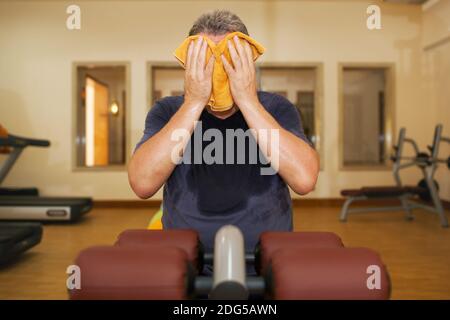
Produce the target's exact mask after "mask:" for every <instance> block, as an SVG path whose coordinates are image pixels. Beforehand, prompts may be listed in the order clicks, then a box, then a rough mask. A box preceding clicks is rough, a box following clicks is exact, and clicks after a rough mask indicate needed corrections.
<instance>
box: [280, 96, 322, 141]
mask: <svg viewBox="0 0 450 320" xmlns="http://www.w3.org/2000/svg"><path fill="white" fill-rule="evenodd" d="M272 106H273V109H272V110H273V116H274V118H275V120H277V122H278V123H279V125H280V126H282V127H283V128H284V129H286V130H288V131H289V132H291V133H292V134H294V135H295V136H297V137H299V138H300V139H302V140H303V141H305V142H306V143H307V144H309V145H310V146H311V147H312V146H313V145H312V143H311V141H309V139H308V138H307V137H306V135H305V132H304V131H303V126H302V120H301V117H300V114H299V112H298V110H297V108H296V107H295V106H294V105H293V104H292V103H291V102H290V101H289V100H288V99H286V98H285V97H283V96H280V95H274V98H273V100H272Z"/></svg>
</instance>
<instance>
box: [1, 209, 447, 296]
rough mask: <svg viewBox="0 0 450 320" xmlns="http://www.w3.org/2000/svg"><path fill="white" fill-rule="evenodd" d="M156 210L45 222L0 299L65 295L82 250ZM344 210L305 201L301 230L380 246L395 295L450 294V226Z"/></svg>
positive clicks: (5, 274)
mask: <svg viewBox="0 0 450 320" xmlns="http://www.w3.org/2000/svg"><path fill="white" fill-rule="evenodd" d="M157 209H158V208H157V207H150V208H134V209H129V208H95V209H94V210H93V211H92V212H90V213H89V214H88V215H87V216H86V218H85V219H84V220H83V221H81V222H79V223H77V224H73V225H46V226H45V228H44V237H43V240H42V243H41V244H40V245H38V246H37V247H34V248H33V249H31V250H30V251H29V252H27V253H25V254H24V255H23V256H22V257H21V258H20V259H19V260H18V261H17V262H15V263H14V264H12V265H10V266H9V267H6V268H3V269H0V284H1V285H0V299H66V298H67V293H66V289H65V280H66V273H65V272H66V268H67V266H68V265H70V264H71V263H72V262H73V261H74V259H75V257H76V255H77V254H78V252H79V251H80V250H82V249H83V248H86V247H88V246H92V245H110V244H112V243H113V242H114V241H115V238H116V236H117V235H118V234H119V233H120V232H121V231H123V230H125V229H131V228H145V226H146V225H147V223H148V221H149V220H150V218H151V215H152V212H156V211H157ZM339 211H340V207H338V206H312V205H310V204H308V205H302V204H300V205H299V206H297V207H296V208H295V209H294V222H295V230H296V231H319V230H320V231H331V232H335V233H337V234H338V235H339V236H340V237H341V238H342V240H343V241H344V244H345V245H346V246H348V247H369V248H372V249H374V250H376V251H378V252H379V253H380V255H381V256H382V259H383V260H384V262H385V263H386V265H387V267H388V270H389V272H390V275H391V279H392V288H393V290H392V299H450V281H448V280H449V279H450V268H449V266H450V254H449V253H450V233H449V232H448V230H446V229H443V228H441V227H440V226H439V221H438V218H437V217H436V216H434V215H432V214H429V213H426V212H424V211H421V210H416V211H415V221H413V222H407V221H405V220H404V214H403V213H402V212H385V213H365V214H360V215H358V214H354V215H350V217H349V221H348V222H347V223H340V222H339V221H338V215H339ZM447 214H448V211H447ZM449 218H450V217H449Z"/></svg>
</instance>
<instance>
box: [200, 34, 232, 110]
mask: <svg viewBox="0 0 450 320" xmlns="http://www.w3.org/2000/svg"><path fill="white" fill-rule="evenodd" d="M228 34H229V32H227V33H224V34H221V35H215V34H209V33H203V32H201V33H199V35H200V36H202V37H207V38H208V39H210V40H211V41H212V42H214V43H215V44H218V43H219V42H220V41H222V39H224V38H225V37H226V36H227V35H228ZM208 111H209V112H210V113H212V114H214V115H216V116H219V117H222V116H224V117H226V116H229V115H231V114H233V113H234V112H235V111H236V109H235V108H231V109H230V110H227V111H213V110H211V108H210V107H209V106H208Z"/></svg>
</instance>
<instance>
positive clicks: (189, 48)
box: [186, 40, 194, 70]
mask: <svg viewBox="0 0 450 320" xmlns="http://www.w3.org/2000/svg"><path fill="white" fill-rule="evenodd" d="M193 48H194V41H192V40H191V41H190V43H189V46H188V51H187V56H186V70H189V68H190V67H191V60H192V58H191V56H192V50H193Z"/></svg>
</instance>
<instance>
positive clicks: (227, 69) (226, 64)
mask: <svg viewBox="0 0 450 320" xmlns="http://www.w3.org/2000/svg"><path fill="white" fill-rule="evenodd" d="M220 58H221V59H222V63H223V68H224V69H225V72H226V73H227V74H228V76H230V75H233V74H234V69H233V67H232V66H231V65H230V63H229V62H228V61H227V59H226V58H225V56H224V55H223V54H222V55H221V56H220Z"/></svg>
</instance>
